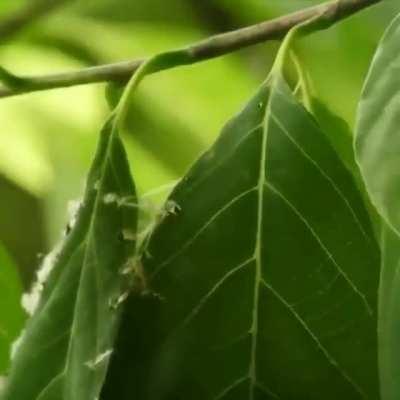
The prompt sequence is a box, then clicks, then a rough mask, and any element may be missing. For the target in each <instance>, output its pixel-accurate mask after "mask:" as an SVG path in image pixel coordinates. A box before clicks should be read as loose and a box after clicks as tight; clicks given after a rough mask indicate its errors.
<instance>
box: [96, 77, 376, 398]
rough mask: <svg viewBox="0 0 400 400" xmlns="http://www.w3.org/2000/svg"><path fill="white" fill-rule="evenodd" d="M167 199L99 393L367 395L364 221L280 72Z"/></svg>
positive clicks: (347, 179)
mask: <svg viewBox="0 0 400 400" xmlns="http://www.w3.org/2000/svg"><path fill="white" fill-rule="evenodd" d="M169 201H170V204H171V202H172V203H173V204H176V207H175V209H174V211H175V212H170V213H169V214H168V215H167V216H166V217H165V218H164V220H163V221H162V222H161V223H160V224H159V226H158V227H157V229H156V230H155V231H154V233H153V235H152V237H151V240H150V244H149V248H148V256H147V257H146V258H145V259H144V270H145V272H146V274H147V276H148V284H149V286H150V287H151V289H152V290H153V291H154V296H153V297H152V298H148V299H144V298H141V299H132V301H131V304H130V309H131V314H130V315H131V320H130V321H129V322H128V319H127V318H126V319H125V327H124V328H123V329H122V330H121V335H120V340H119V351H118V346H117V354H116V357H115V359H114V363H112V364H111V369H110V371H109V376H108V379H107V382H106V386H105V389H104V392H103V397H102V398H103V399H107V400H108V399H112V398H118V399H130V398H133V397H135V398H138V399H139V398H140V399H141V400H156V399H157V400H170V399H171V400H176V399H191V400H197V399H198V400H200V399H201V400H211V399H213V400H214V399H215V400H217V399H218V400H219V399H224V400H228V399H229V400H246V399H247V400H256V399H257V400H261V399H288V400H289V399H291V400H292V399H307V400H313V399H321V398H323V399H327V400H330V399H335V400H336V399H338V398H341V399H349V400H350V399H351V400H354V399H377V397H378V395H377V392H378V384H377V370H376V364H377V361H376V358H377V354H376V353H377V350H376V292H377V282H378V274H379V257H378V252H377V247H376V244H375V242H374V239H373V235H372V232H371V227H370V223H369V220H368V216H367V214H366V211H365V209H364V206H363V203H362V200H361V197H360V194H359V193H358V191H357V189H356V185H355V183H354V181H353V179H352V177H351V176H350V173H349V172H348V171H347V169H346V168H345V167H344V166H343V164H342V163H341V161H340V159H339V158H338V156H337V155H336V153H335V152H334V150H333V149H332V148H331V146H330V145H329V144H328V142H327V140H326V138H325V137H324V135H323V133H322V132H321V131H320V129H319V128H318V126H317V124H316V122H315V121H314V119H313V118H312V117H311V116H310V115H309V114H308V113H307V111H306V110H305V109H304V107H303V106H302V105H300V104H299V103H298V102H297V101H296V99H295V98H294V96H293V94H292V92H291V90H290V88H289V87H288V86H287V84H286V82H285V81H284V79H283V77H282V76H281V75H278V76H274V77H273V79H272V80H270V81H269V82H267V83H266V84H264V85H263V86H262V87H261V89H260V90H259V92H258V93H257V94H256V96H255V97H254V98H253V99H252V100H251V101H250V102H249V104H248V105H247V106H246V107H245V108H244V110H243V111H242V112H241V113H240V114H238V115H237V116H236V117H234V118H233V119H232V120H231V121H230V122H229V123H228V124H227V125H226V126H225V128H224V130H223V131H222V134H221V136H220V138H219V139H218V140H217V142H216V143H215V144H214V145H213V146H212V147H211V148H210V149H209V151H207V152H206V153H205V154H204V155H203V156H202V157H201V158H200V160H199V161H198V162H197V163H196V164H195V165H194V166H193V167H192V168H191V170H190V171H189V173H188V174H187V175H186V176H185V177H184V178H183V179H182V181H181V182H180V183H179V184H178V185H177V187H176V188H175V190H174V191H173V193H172V194H171V196H170V199H169ZM132 310H134V311H132ZM140 310H146V311H145V312H140ZM140 313H141V316H140V317H138V314H140ZM132 315H134V316H135V317H132ZM135 318H136V320H135ZM130 324H131V325H130ZM124 330H125V333H124ZM127 332H129V333H127ZM128 337H129V339H130V341H131V343H133V344H132V345H131V346H132V349H131V352H130V351H129V350H128V349H127V347H126V345H127V343H128V340H127V338H128ZM133 348H134V349H133Z"/></svg>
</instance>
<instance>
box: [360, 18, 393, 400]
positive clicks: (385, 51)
mask: <svg viewBox="0 0 400 400" xmlns="http://www.w3.org/2000/svg"><path fill="white" fill-rule="evenodd" d="M399 39H400V16H398V17H397V18H395V20H394V21H393V22H392V23H391V25H390V26H389V28H388V29H387V31H386V33H385V35H384V37H383V39H382V41H381V43H380V45H379V47H378V49H377V51H376V54H375V56H374V59H373V62H372V64H371V67H370V70H369V73H368V76H367V79H366V82H365V85H364V88H363V93H362V97H361V100H360V104H359V109H358V123H357V129H356V137H355V153H356V158H357V161H358V163H359V166H360V169H361V173H362V176H363V178H364V181H365V185H366V189H367V191H368V194H369V196H370V198H371V201H372V203H373V204H374V206H375V207H376V209H377V211H378V213H379V214H380V216H381V217H382V220H383V224H382V238H381V242H382V243H381V244H382V273H381V281H380V288H379V320H378V337H379V340H378V341H379V370H380V383H381V394H382V399H383V400H395V399H398V398H399V396H400V379H399V378H400V375H399V371H400V357H399V348H400V347H399V343H400V342H399V341H400V318H399V315H400V314H399V307H400V283H399V274H398V272H399V263H400V250H399V249H400V213H399V206H398V204H399V199H400V175H399V165H400V137H399V122H400V107H399V101H398V100H399V93H400V74H399V70H400V40H399Z"/></svg>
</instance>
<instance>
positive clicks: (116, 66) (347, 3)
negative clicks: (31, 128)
mask: <svg viewBox="0 0 400 400" xmlns="http://www.w3.org/2000/svg"><path fill="white" fill-rule="evenodd" d="M42 1H44V0H42ZM64 1H65V0H64ZM381 1H382V0H341V1H336V0H335V1H331V2H328V3H323V4H320V5H317V6H314V7H309V8H306V9H303V10H300V11H297V12H294V13H292V14H288V15H285V16H282V17H279V18H276V19H272V20H269V21H264V22H261V23H259V24H255V25H251V26H248V27H245V28H241V29H238V30H235V31H231V32H227V33H222V34H218V35H215V36H211V37H209V38H207V39H205V40H202V41H200V42H197V43H194V44H192V45H190V46H188V47H185V48H183V49H178V50H173V51H170V52H168V54H170V55H171V57H172V55H173V54H175V56H176V55H177V54H179V57H181V59H180V60H178V59H177V60H176V61H177V62H176V63H173V62H172V63H167V64H165V65H159V67H158V68H154V70H152V71H151V72H150V73H152V72H158V71H161V70H164V69H169V68H173V67H176V66H178V65H187V64H193V63H197V62H200V61H204V60H209V59H212V58H216V57H219V56H222V55H225V54H228V53H231V52H234V51H237V50H239V49H242V48H244V47H247V46H251V45H254V44H257V43H262V42H265V41H267V40H279V39H282V38H283V37H284V36H285V35H286V34H287V33H288V32H289V31H290V30H291V28H293V27H294V26H296V25H299V24H302V23H304V22H306V21H309V20H311V19H314V18H315V17H319V20H320V22H321V23H319V24H317V25H315V26H313V27H312V29H311V31H314V30H321V29H327V28H328V27H330V26H331V25H333V24H335V23H336V22H339V21H341V20H343V19H345V18H347V17H349V16H350V15H352V14H355V13H356V12H358V11H361V10H363V9H365V8H367V7H369V6H372V5H373V4H376V3H380V2H381ZM313 25H314V24H313ZM164 54H165V53H164ZM145 61H147V60H145V59H137V60H131V61H123V62H118V63H113V64H105V65H101V66H96V67H89V68H84V69H81V70H78V71H72V72H66V73H60V74H52V75H44V76H30V77H28V76H27V77H21V79H24V81H25V82H26V84H25V85H23V86H22V87H17V88H16V87H0V98H1V97H10V96H15V95H19V94H23V93H30V92H36V91H41V90H48V89H54V88H61V87H70V86H76V85H83V84H89V83H99V82H107V81H115V82H121V81H122V82H124V81H127V80H129V79H130V77H131V76H132V74H133V73H134V72H135V71H136V70H137V69H138V68H139V67H140V66H141V65H142V64H143V63H144V62H145ZM178 61H179V62H178Z"/></svg>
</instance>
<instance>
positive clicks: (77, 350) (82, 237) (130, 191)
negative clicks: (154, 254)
mask: <svg viewBox="0 0 400 400" xmlns="http://www.w3.org/2000/svg"><path fill="white" fill-rule="evenodd" d="M124 199H129V201H130V202H133V203H135V201H136V200H135V199H136V197H135V190H134V186H133V182H132V179H131V175H130V171H129V165H128V163H127V161H126V155H125V152H124V148H123V145H122V143H121V141H120V139H119V136H118V130H117V124H115V123H114V117H112V118H110V119H109V121H108V122H107V123H106V125H105V127H104V129H103V130H102V132H101V137H100V142H99V145H98V150H97V154H96V157H95V159H94V161H93V164H92V167H91V170H90V172H89V176H88V179H87V183H86V190H85V194H84V198H83V200H82V203H81V205H80V208H79V210H78V213H77V216H76V220H75V221H74V224H73V227H72V229H71V231H70V233H69V234H68V235H67V237H66V238H65V239H64V241H63V242H62V243H61V245H60V246H59V248H58V249H56V251H55V252H54V253H52V254H51V255H50V256H48V257H47V258H46V260H45V263H44V265H43V267H42V269H41V270H40V271H39V273H38V278H39V279H38V283H37V284H36V287H35V288H34V289H36V290H39V291H40V290H41V289H42V293H41V300H40V303H39V306H38V308H37V310H36V311H35V313H34V315H33V317H32V319H31V320H30V321H29V322H28V325H27V328H26V332H25V334H24V335H23V336H22V339H21V343H20V345H19V347H18V350H17V352H16V355H15V358H14V360H13V364H12V369H11V373H10V376H9V379H8V384H7V387H6V389H5V393H4V395H3V397H2V399H3V400H24V399H26V400H28V399H29V400H32V399H35V400H53V399H54V400H55V399H63V400H88V399H95V398H96V397H97V396H98V395H99V392H100V390H101V387H102V384H103V380H104V377H105V374H106V371H107V366H108V362H109V358H110V355H111V353H112V351H113V345H114V338H115V335H116V332H117V328H118V325H119V320H120V314H121V307H119V303H120V302H121V301H122V299H123V295H124V291H126V290H127V289H128V287H129V284H130V282H129V281H130V279H131V278H130V277H129V278H128V276H126V275H124V274H122V273H121V271H122V270H123V269H126V266H127V262H130V257H132V256H133V252H134V249H135V243H134V241H132V238H134V236H135V232H136V223H137V212H136V208H135V207H125V206H123V205H122V203H124V202H123V201H122V200H124ZM127 239H129V240H127ZM50 270H51V272H50ZM48 273H50V275H49V277H48V280H45V279H44V276H45V275H47V274H48ZM121 296H122V297H121ZM28 299H29V298H28ZM33 300H35V298H34V297H33V298H31V301H33Z"/></svg>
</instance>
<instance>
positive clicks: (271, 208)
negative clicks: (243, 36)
mask: <svg viewBox="0 0 400 400" xmlns="http://www.w3.org/2000/svg"><path fill="white" fill-rule="evenodd" d="M200 3H201V4H200ZM203 3H204V4H203ZM301 3H305V1H304V2H303V1H302V2H301ZM231 4H232V2H228V1H225V0H219V1H216V2H214V3H212V2H209V1H206V0H205V1H204V2H194V1H193V2H183V1H182V0H171V4H170V7H169V8H170V10H168V11H169V16H168V17H166V18H164V14H165V13H164V8H165V4H164V3H163V2H162V1H161V0H151V5H152V8H157V12H156V13H154V15H150V14H149V11H148V8H149V7H148V5H147V4H146V5H144V3H143V4H140V2H139V3H137V4H136V3H135V4H133V3H132V2H130V1H128V0H121V1H120V2H119V4H118V5H115V7H114V10H113V12H109V7H110V3H109V0H101V1H99V2H76V3H75V4H74V5H73V6H72V7H71V8H70V9H69V10H68V11H65V13H64V14H63V13H61V14H60V15H59V16H55V17H54V18H50V19H49V21H47V22H46V23H44V25H43V26H42V28H41V30H38V29H35V28H33V29H31V30H30V31H29V32H28V33H27V34H26V36H25V39H22V40H21V41H20V42H19V43H16V44H15V46H14V47H13V49H12V50H9V49H7V46H6V47H5V48H2V49H0V52H1V54H2V56H3V58H4V59H5V63H4V68H3V67H2V66H1V67H0V80H3V83H4V85H5V86H8V87H11V88H12V87H18V88H19V87H21V86H24V85H29V84H30V83H31V82H32V81H30V80H29V79H26V78H19V77H20V76H21V77H23V76H27V75H25V74H22V73H21V74H20V73H19V71H18V65H19V66H21V65H22V66H23V67H24V66H25V65H24V63H25V60H26V56H27V55H30V56H32V57H28V58H29V59H31V60H32V61H31V63H30V64H29V70H28V71H26V72H34V71H35V68H36V67H37V65H38V70H40V71H41V72H42V68H43V59H41V58H40V56H39V57H38V58H37V59H36V58H35V54H37V53H36V52H37V51H38V49H39V48H40V49H41V50H40V51H44V53H45V54H51V55H52V57H54V64H53V63H52V64H51V65H55V64H57V63H58V62H59V63H60V65H68V66H70V65H71V64H72V65H81V64H85V63H91V64H92V63H100V62H102V61H103V60H108V59H109V60H114V59H117V58H126V57H132V56H135V55H136V54H137V55H138V56H142V53H143V51H144V50H146V51H147V52H154V53H155V54H157V55H156V56H154V57H152V58H150V61H149V62H147V63H144V64H142V66H141V67H140V68H139V69H138V71H137V72H136V73H135V74H134V76H133V77H132V79H131V80H130V81H129V82H128V83H127V84H126V83H125V82H119V83H113V84H109V85H108V86H107V88H106V96H105V97H106V99H105V100H104V99H102V100H101V102H100V100H99V98H100V96H99V93H100V92H99V91H96V90H94V91H92V92H91V93H90V94H89V92H84V90H83V91H82V92H79V94H82V96H81V95H79V96H77V95H73V94H71V93H70V92H67V91H62V93H61V94H60V95H58V97H57V94H54V95H50V94H48V95H45V94H40V97H39V95H38V100H37V102H35V104H32V103H31V101H30V100H29V99H25V100H23V101H21V103H18V102H16V103H15V104H13V103H8V104H6V105H5V106H4V107H3V108H2V109H1V110H0V112H1V113H3V114H4V115H5V116H7V117H8V118H10V120H9V121H8V122H7V121H5V122H4V123H3V129H4V130H5V131H6V130H7V131H8V130H9V132H8V133H9V134H8V135H5V137H4V138H3V139H2V146H0V172H2V173H3V174H4V175H5V176H7V177H8V179H10V180H12V181H13V182H15V183H17V184H18V185H19V186H20V187H23V188H24V189H26V190H27V191H29V192H30V194H31V195H32V194H33V195H34V196H37V197H38V198H40V201H41V202H42V203H41V204H42V205H43V208H44V210H45V211H44V215H46V225H47V229H48V232H49V239H50V242H54V241H55V240H54V239H55V233H54V232H57V231H58V230H59V228H60V225H61V224H62V223H63V222H62V221H63V220H64V217H63V211H60V210H64V209H65V203H66V199H69V198H71V197H75V196H76V194H77V193H78V191H79V190H78V187H79V182H78V181H79V179H80V178H81V177H82V176H83V175H84V173H85V171H86V170H87V168H88V164H89V158H90V157H89V156H90V154H91V152H92V150H93V144H94V136H93V135H88V134H87V133H88V132H94V130H95V129H94V128H95V125H96V124H97V123H98V121H99V120H100V118H103V117H104V115H105V113H106V112H108V110H107V107H106V105H107V103H108V106H109V108H111V109H112V110H113V111H112V112H111V115H110V116H109V117H108V120H107V123H106V124H105V126H104V128H103V129H102V131H101V133H100V137H99V140H98V146H97V151H96V155H95V157H94V160H93V161H92V164H91V167H90V169H89V173H88V176H87V179H86V186H85V189H84V194H83V199H82V200H81V201H80V202H79V207H78V210H77V212H76V213H74V215H73V217H72V220H71V221H70V223H68V225H67V227H66V229H65V231H66V234H65V236H64V237H63V238H62V240H61V241H60V242H59V244H58V246H56V248H55V250H53V251H52V252H51V253H50V254H49V255H48V256H47V257H46V258H45V259H44V261H43V265H42V266H41V268H40V269H39V270H38V272H37V282H36V283H35V284H34V285H33V287H32V290H31V292H30V293H28V294H25V295H24V296H22V303H23V304H24V305H25V306H26V308H27V309H29V310H30V311H31V312H32V314H33V315H32V317H31V318H30V319H29V320H28V322H27V324H26V327H25V330H24V331H22V332H21V325H22V321H23V319H24V315H23V312H22V311H21V309H20V303H21V302H20V296H21V288H20V286H19V282H18V276H17V273H16V270H15V268H14V267H13V266H12V263H11V261H10V260H9V258H8V257H6V256H4V255H3V252H2V250H1V248H0V266H1V267H3V266H4V268H2V269H0V290H1V291H2V293H6V295H5V300H3V299H2V300H1V302H0V373H1V374H6V375H7V383H6V386H5V389H4V392H2V393H1V400H32V399H33V400H96V399H97V400H98V399H101V400H113V399H119V400H130V399H132V398H135V399H137V400H178V399H185V400H186V399H188V400H221V399H223V400H228V399H230V400H270V399H281V400H292V399H299V400H302V399H307V400H314V399H315V400H317V399H318V400H319V399H322V398H323V399H327V400H331V399H332V400H334V399H335V400H336V399H339V398H340V399H344V400H356V399H368V400H377V399H381V400H397V399H398V398H399V397H400V376H399V374H398V371H399V370H400V363H399V360H400V358H399V357H398V349H399V342H400V318H399V313H400V295H399V293H400V292H399V285H400V283H399V282H398V280H399V277H398V266H399V263H400V213H399V206H398V198H399V194H400V190H399V184H398V178H399V176H400V175H399V173H398V165H399V161H400V159H399V154H400V152H399V149H400V144H399V140H398V134H397V133H398V132H397V131H398V125H399V121H400V119H399V115H400V111H399V110H400V107H399V106H398V101H397V98H398V96H397V95H398V92H399V88H400V81H399V78H398V75H399V74H398V70H399V68H400V61H399V60H400V58H399V53H400V45H399V43H400V41H399V39H400V17H398V18H397V19H396V20H395V21H394V22H393V23H392V24H391V25H390V27H389V28H388V30H387V32H386V34H385V36H384V38H383V40H382V41H381V44H380V46H379V49H378V51H377V53H376V55H375V57H374V59H373V62H372V65H371V67H370V72H369V74H368V77H367V80H366V83H365V86H364V90H363V94H362V98H361V101H360V103H359V108H358V123H357V129H356V133H355V142H354V143H353V138H352V135H353V133H352V117H353V115H354V112H353V109H354V105H355V104H356V102H357V101H358V96H357V95H356V94H357V93H358V89H359V86H358V85H359V82H361V78H362V71H363V68H364V67H365V65H366V63H367V61H368V60H369V54H370V50H371V48H372V46H373V43H374V38H376V37H377V34H376V32H375V31H373V30H371V31H373V33H370V32H369V33H368V35H367V36H366V37H367V39H366V40H367V41H368V43H366V42H362V40H361V39H360V38H361V37H363V35H360V33H359V32H358V31H357V29H351V27H352V26H353V25H350V24H351V22H349V23H347V24H348V25H346V24H345V25H344V26H343V27H341V28H337V31H336V28H335V29H331V30H330V33H329V34H325V33H320V34H318V35H315V36H316V37H322V38H323V40H322V39H321V40H322V41H324V46H325V47H324V49H322V48H321V46H320V44H321V43H320V44H319V45H318V39H311V40H310V42H307V43H313V46H310V48H311V47H312V49H311V50H310V49H307V48H306V46H304V45H303V44H301V45H298V44H297V43H296V55H294V53H293V57H292V61H293V65H286V64H287V63H286V59H287V58H288V56H289V55H290V54H292V53H291V51H292V50H293V49H292V47H293V46H292V42H293V40H294V38H295V37H296V34H297V33H298V32H299V31H300V30H301V29H302V28H303V27H304V26H307V27H308V29H310V30H312V29H317V28H318V27H319V28H321V26H318V25H313V24H314V23H315V24H319V23H320V22H321V20H320V15H316V17H315V19H312V20H310V21H308V22H306V23H305V24H302V25H299V26H297V27H295V28H294V29H293V30H292V31H290V33H289V34H288V36H287V37H286V39H285V40H284V41H283V44H282V45H281V47H280V50H279V51H278V53H277V56H276V57H275V55H276V54H275V52H273V51H271V52H270V54H268V56H266V57H262V56H260V54H261V53H260V54H259V53H257V52H256V50H255V52H254V53H252V55H250V51H249V53H248V54H247V53H246V54H245V53H243V54H240V55H239V56H230V57H226V58H223V59H222V60H220V61H215V62H214V63H213V64H203V65H201V66H196V67H193V68H190V69H182V70H179V71H176V72H175V73H174V74H172V73H169V72H168V73H162V74H156V75H155V76H154V77H153V78H152V79H151V80H149V83H148V84H146V86H145V87H144V88H143V89H142V88H140V90H138V91H137V90H136V89H137V86H138V85H139V83H140V82H141V80H142V79H143V78H144V77H145V76H146V75H147V74H152V73H155V72H160V70H162V69H171V68H173V67H178V66H183V65H188V64H192V63H194V62H197V61H199V60H198V59H197V58H196V57H195V56H194V54H195V51H193V48H187V47H182V48H181V50H178V51H171V52H166V51H165V48H169V47H170V46H171V47H173V48H177V45H178V48H179V45H180V44H181V43H183V42H184V41H185V40H188V39H190V40H192V39H194V38H198V37H199V36H201V32H202V29H204V26H203V25H202V24H203V23H204V21H202V15H203V14H202V13H204V12H206V13H209V14H210V15H212V18H210V19H209V20H207V21H206V22H207V29H210V28H213V26H212V23H213V21H215V20H216V19H218V18H219V16H222V17H223V18H224V24H225V25H224V26H229V24H230V23H232V22H235V21H236V22H235V25H237V23H238V22H239V21H241V20H242V19H243V20H247V21H249V20H252V19H254V18H255V16H256V15H258V14H259V13H260V12H265V13H266V14H268V15H269V14H274V10H275V13H276V10H283V9H285V10H286V9H287V11H288V10H289V8H290V5H286V4H285V5H282V4H281V3H279V5H277V6H274V5H273V4H268V5H260V4H259V2H257V1H250V2H247V3H246V2H244V1H239V2H238V3H237V4H236V5H235V8H234V7H233V6H232V5H231ZM1 7H2V6H1V5H0V12H1ZM3 7H7V8H10V9H11V2H9V1H8V2H7V5H6V6H3ZM160 7H164V8H160ZM245 8H246V10H245V11H246V12H244V9H245ZM388 9H390V10H391V11H390V12H392V9H393V7H392V6H390V7H387V10H388ZM129 10H131V11H133V13H132V14H134V15H133V16H131V15H130V11H129ZM166 13H167V10H166ZM385 15H388V14H385ZM322 16H323V17H326V15H322ZM328 17H329V16H328ZM368 18H369V21H372V20H373V18H372V17H371V15H370V16H369V17H368ZM182 19H183V20H185V22H184V23H182V24H181V25H178V21H180V20H182ZM382 20H383V19H382ZM61 21H62V24H60V22H61ZM123 21H128V22H134V23H132V24H126V25H124V24H123ZM161 21H163V23H161ZM324 21H325V20H324V19H322V23H323V22H324ZM325 22H326V21H325ZM163 24H165V26H164V25H163ZM310 24H311V25H310ZM130 25H132V26H133V28H132V27H131V26H130ZM381 25H382V24H380V25H379V26H381ZM357 26H358V27H359V26H360V25H359V21H358V22H357V20H355V22H354V27H357ZM60 27H61V28H60ZM344 34H346V35H348V36H346V37H348V38H349V42H350V45H349V46H348V45H347V42H346V44H345V45H344V46H342V47H343V49H342V47H341V49H340V50H338V49H336V51H334V47H335V46H334V44H335V43H336V41H333V40H332V38H333V37H334V36H335V35H337V38H336V39H338V38H341V37H342V35H344ZM324 35H328V36H324ZM82 37H85V38H87V40H86V41H85V43H83V42H82ZM335 37H336V36H335ZM326 38H330V41H326ZM336 39H335V40H336ZM24 40H25V42H24ZM219 40H220V39H218V38H217V39H216V40H215V41H212V42H211V48H213V47H212V46H213V45H214V44H215V43H219ZM342 42H343V37H342V39H341V40H337V43H342ZM327 43H330V45H331V46H330V45H328V44H327ZM361 43H362V44H363V45H361ZM314 45H315V46H314ZM52 46H56V47H57V49H58V50H59V51H60V53H62V55H60V54H59V55H57V56H56V55H55V52H54V53H52V51H51V50H50V52H49V48H51V47H52ZM354 46H356V47H357V51H355V50H354ZM45 49H46V50H45ZM263 51H264V50H263ZM317 51H318V52H319V53H318V54H320V55H319V56H318V57H314V56H315V54H316V52H317ZM46 52H49V53H46ZM329 52H330V53H331V55H330V56H331V57H332V54H333V55H334V56H333V57H336V61H337V62H336V63H329V62H328V58H329V57H328V53H329ZM352 53H354V54H352ZM218 54H219V53H218ZM310 55H311V56H310ZM252 57H253V58H254V59H257V60H258V65H256V64H257V63H254V61H253V63H254V65H252V68H253V69H254V72H255V74H259V75H260V76H261V75H262V76H263V78H264V76H265V70H266V65H272V68H271V71H270V73H269V75H268V78H267V79H266V80H265V81H264V83H263V84H262V85H261V87H259V88H258V90H257V92H256V94H255V95H253V96H252V97H251V99H250V100H249V101H247V104H246V106H245V107H244V108H243V109H242V110H241V111H240V112H239V113H238V114H236V115H235V116H234V117H233V118H231V119H230V120H229V121H228V123H226V124H225V126H224V128H223V129H222V132H221V134H220V135H219V137H217V138H215V136H214V135H213V132H215V131H216V129H217V127H218V126H219V125H220V124H221V123H222V121H223V120H226V119H227V117H228V115H231V114H232V113H233V112H234V110H235V109H236V108H237V106H238V104H239V102H240V101H243V102H244V100H245V98H246V97H247V95H248V94H249V93H250V91H251V90H252V89H253V87H254V82H255V79H253V77H251V78H249V77H248V76H247V75H246V74H245V73H244V72H245V71H246V68H248V65H250V64H251V63H250V62H249V61H251V60H252ZM21 60H22V64H21ZM72 60H74V61H72ZM243 60H246V62H247V64H248V65H247V64H246V63H243V62H242V61H243ZM260 60H261V61H260ZM36 61H37V64H36ZM321 61H323V62H321ZM14 62H15V63H16V66H17V67H16V68H14ZM18 62H19V64H18ZM327 63H328V64H329V65H327ZM45 64H46V68H49V70H51V66H50V67H48V65H47V64H48V63H47V60H46V63H45ZM352 65H353V66H354V68H349V66H352ZM10 66H12V68H10ZM350 69H351V71H350V72H349V71H347V70H350ZM9 71H12V72H9ZM14 71H16V72H15V74H14ZM327 77H328V78H329V79H327ZM342 77H343V79H341V78H342ZM339 81H340V82H339ZM336 84H337V85H336ZM329 85H334V86H335V88H334V89H332V88H331V87H330V86H329ZM102 90H103V88H102ZM133 91H135V98H134V99H132V96H131V94H132V92H133ZM66 104H67V105H68V107H67V109H68V110H67V109H64V107H65V105H66ZM338 110H339V111H340V112H339V114H338V113H337V111H338ZM27 120H29V123H27V122H26V121H27ZM61 137H62V139H61ZM201 154H202V155H201ZM196 159H197V160H196ZM356 161H357V162H356ZM190 165H191V167H190V168H189V166H190ZM359 168H360V169H361V174H360V171H359ZM131 169H132V170H133V171H134V175H135V184H134V182H133V179H132V177H131V172H130V170H131ZM176 179H178V183H177V184H176V185H175V184H172V185H171V181H172V182H174V180H176ZM136 183H137V185H138V188H139V190H138V192H139V195H137V194H136V188H135V187H136ZM165 183H168V185H167V186H165V185H162V186H160V187H157V186H158V185H161V184H165ZM172 186H174V187H173V189H172V192H171V194H170V195H169V196H166V193H167V191H168V189H167V190H164V189H166V187H168V188H172ZM148 189H153V190H150V192H147V193H145V192H146V190H148ZM154 189H155V190H154ZM0 192H1V187H0ZM154 194H155V196H154V198H157V201H159V202H161V204H162V205H161V206H159V205H155V204H153V203H152V202H151V201H149V199H150V198H152V196H153V195H154ZM165 197H167V198H166V199H165ZM160 199H161V200H160ZM0 222H1V221H0ZM0 228H2V227H1V224H0ZM4 229H7V228H4V227H3V230H4ZM377 232H378V235H377V234H376V233H377ZM380 233H382V235H380ZM375 236H380V242H379V243H376V240H375ZM380 253H381V254H380ZM380 264H381V268H380ZM28 275H29V274H26V276H28ZM378 291H379V298H378V296H377V294H378ZM377 331H378V335H377ZM18 333H21V337H20V339H19V340H18V342H17V343H16V344H15V345H14V346H13V347H14V351H13V360H12V364H11V368H9V365H8V364H9V360H8V354H9V351H10V347H11V342H12V341H13V340H14V339H15V337H16V336H17V334H18ZM0 384H1V382H0ZM0 390H2V389H1V388H0Z"/></svg>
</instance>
